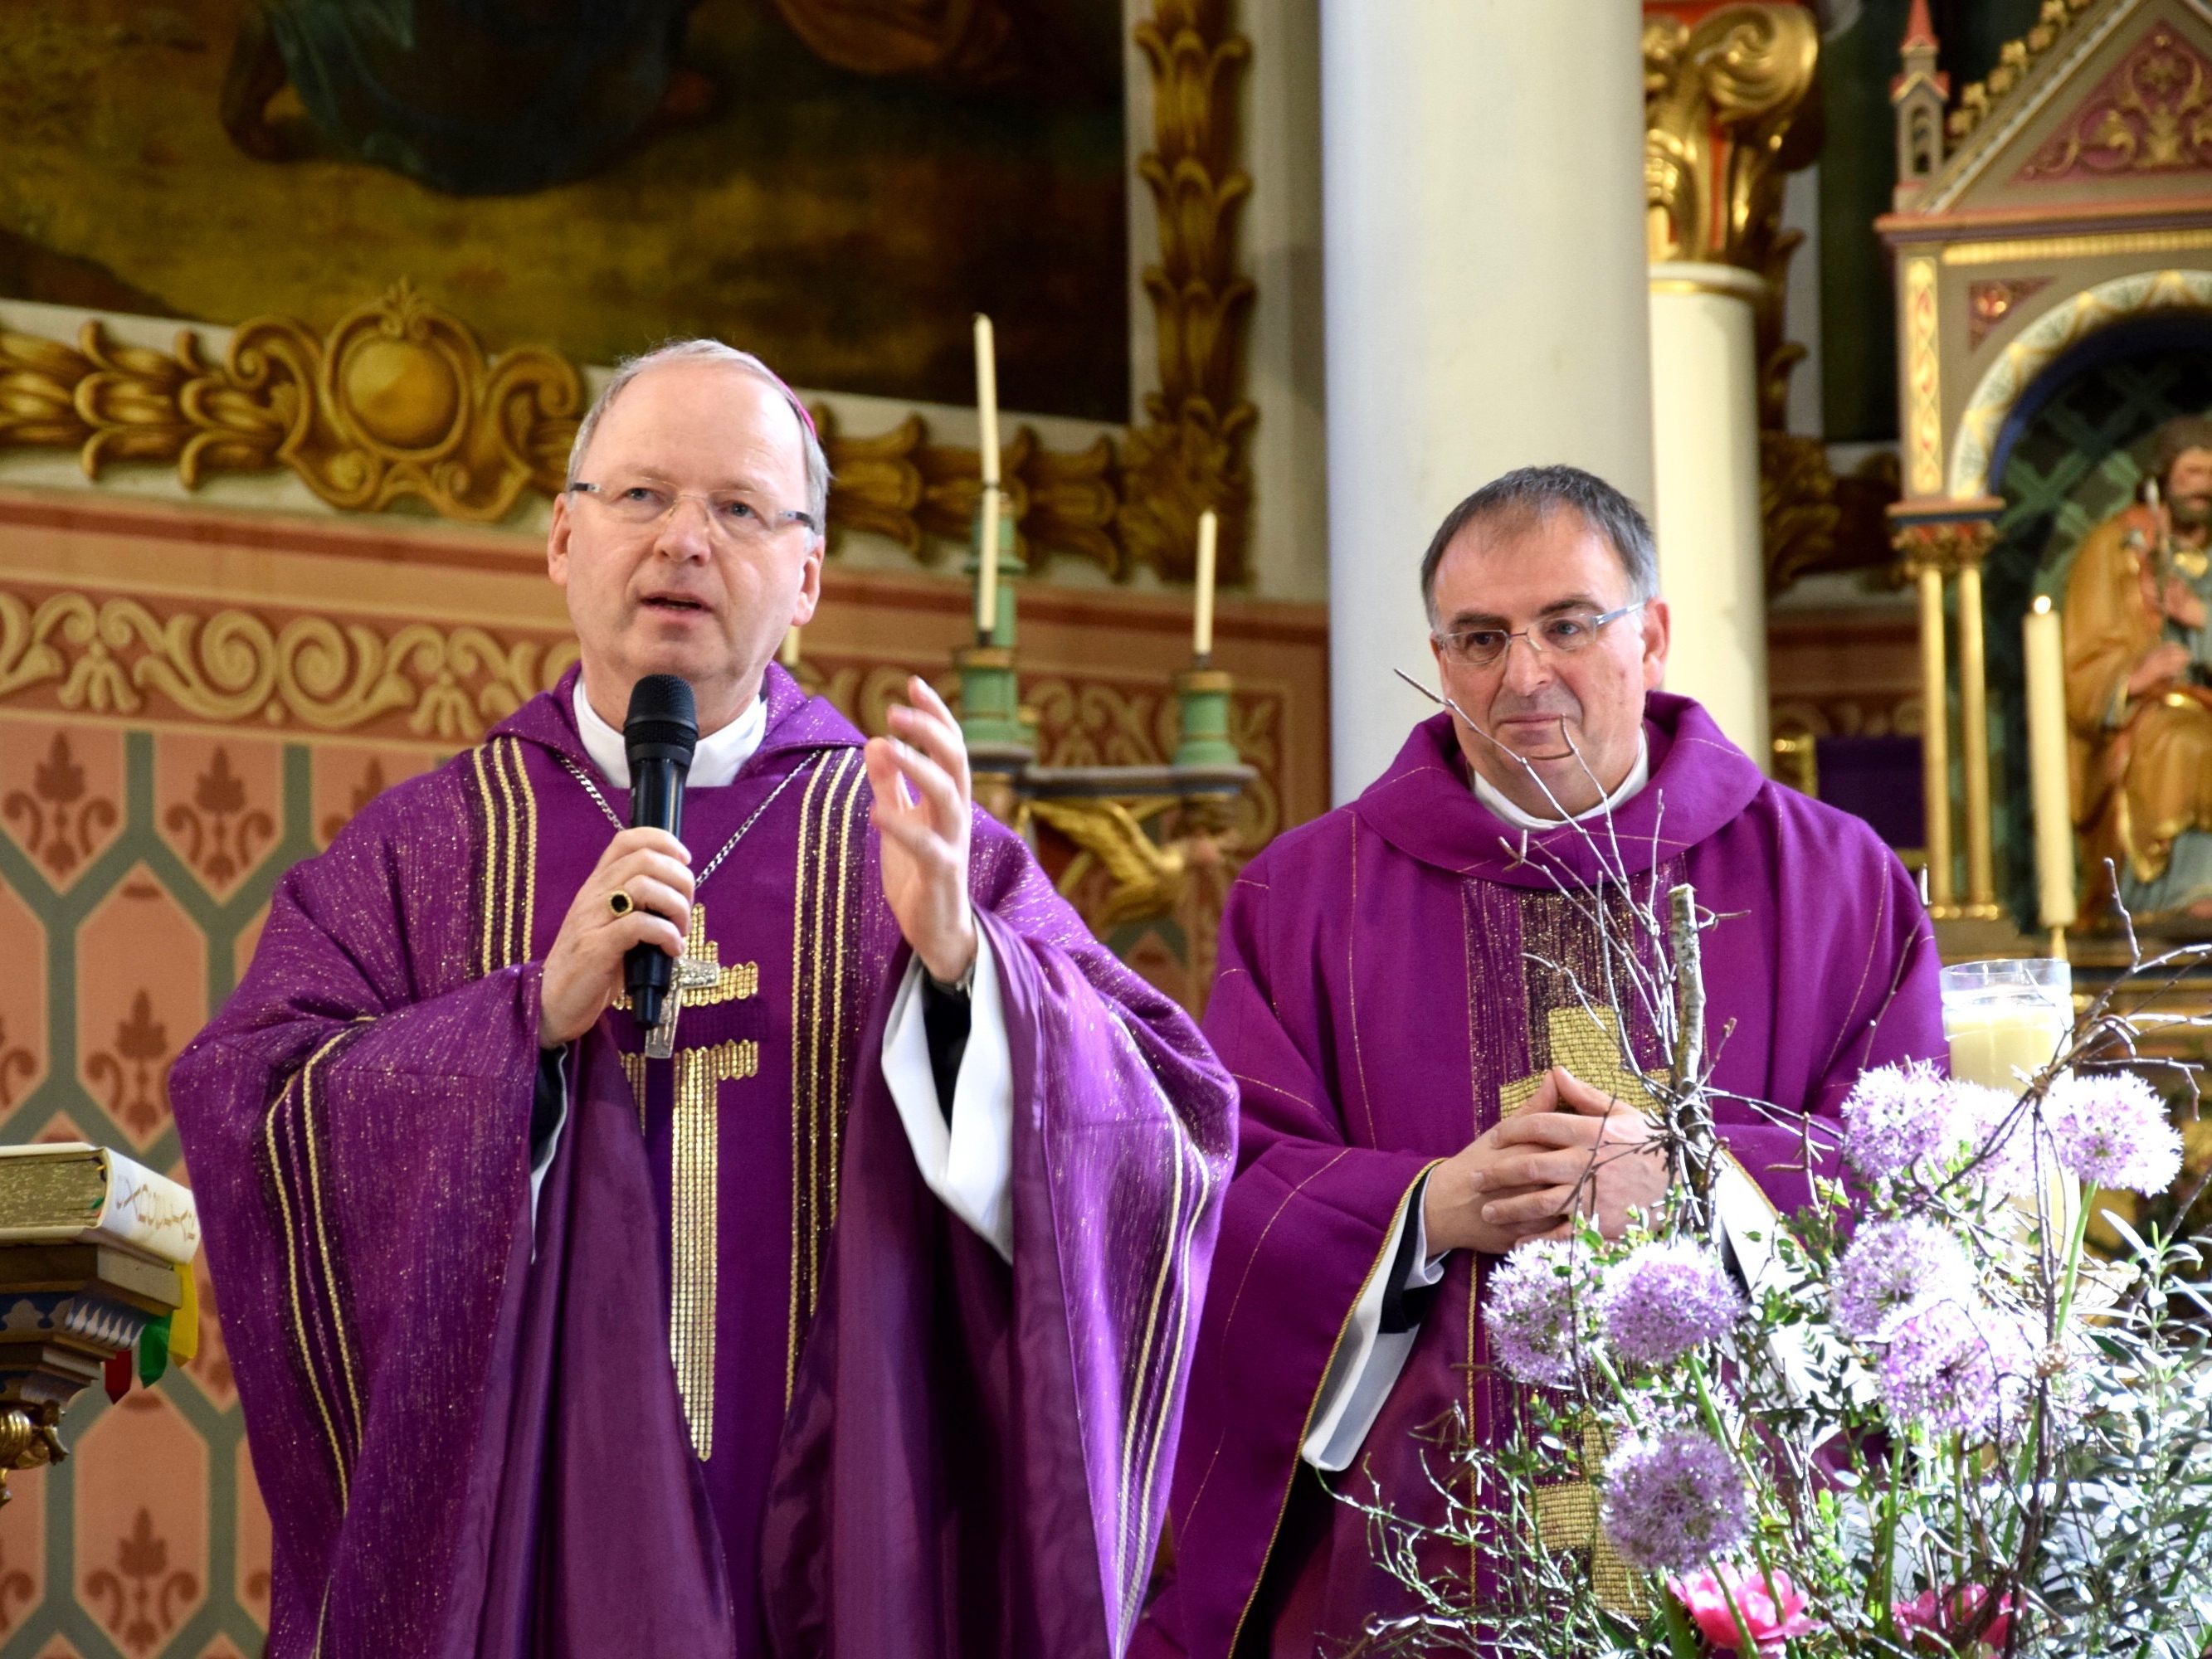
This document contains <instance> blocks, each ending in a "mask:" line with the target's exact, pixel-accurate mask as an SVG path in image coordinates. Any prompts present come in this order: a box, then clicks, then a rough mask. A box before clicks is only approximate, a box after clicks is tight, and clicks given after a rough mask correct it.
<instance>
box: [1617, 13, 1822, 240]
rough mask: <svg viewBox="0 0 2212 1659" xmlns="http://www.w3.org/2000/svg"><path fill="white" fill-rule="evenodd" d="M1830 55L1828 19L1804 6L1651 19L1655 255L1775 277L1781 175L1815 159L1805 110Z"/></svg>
mask: <svg viewBox="0 0 2212 1659" xmlns="http://www.w3.org/2000/svg"><path fill="white" fill-rule="evenodd" d="M1819 62H1820V26H1819V24H1818V23H1817V22H1816V21H1814V18H1813V15H1812V14H1811V13H1810V12H1808V11H1807V10H1806V9H1804V8H1803V7H1802V6H1797V5H1781V4H1747V5H1735V6H1726V7H1723V8H1722V9H1720V10H1718V11H1716V12H1714V13H1712V14H1711V15H1709V16H1706V17H1705V18H1702V19H1700V20H1699V22H1698V24H1697V25H1696V27H1690V26H1689V25H1687V24H1685V23H1684V22H1683V21H1681V20H1680V19H1679V18H1676V17H1671V16H1665V15H1656V16H1652V17H1649V18H1647V19H1645V21H1644V216H1645V221H1646V225H1647V229H1648V234H1649V243H1650V248H1649V251H1650V257H1651V258H1652V259H1653V260H1654V261H1655V262H1656V261H1659V260H1671V259H1684V260H1696V261H1711V262H1713V263H1717V264H1729V265H1737V266H1740V267H1741V268H1742V269H1743V270H1751V271H1756V272H1758V273H1759V274H1760V275H1762V276H1766V275H1770V274H1771V273H1770V267H1771V265H1773V264H1774V263H1775V258H1776V246H1775V245H1776V243H1777V241H1778V233H1779V229H1780V225H1781V219H1782V176H1783V174H1784V173H1788V172H1790V171H1793V170H1794V169H1795V168H1796V167H1802V166H1804V165H1805V164H1806V163H1807V162H1808V161H1810V160H1811V159H1812V157H1811V155H1810V154H1807V153H1804V152H1806V150H1807V149H1808V143H1810V140H1811V139H1812V137H1814V136H1815V135H1814V133H1813V131H1812V128H1811V126H1810V125H1809V124H1808V126H1806V127H1805V128H1803V129H1800V128H1799V127H1798V125H1797V115H1798V112H1799V110H1800V108H1801V106H1802V105H1803V104H1804V102H1805V100H1806V97H1807V94H1809V93H1810V92H1811V91H1812V89H1813V76H1814V70H1815V68H1816V67H1817V66H1818V64H1819ZM1793 137H1796V139H1797V141H1798V142H1797V143H1795V144H1794V145H1793V144H1792V143H1791V140H1792V138H1793ZM1781 258H1782V261H1783V262H1784V263H1785V264H1786V262H1787V259H1788V253H1787V252H1786V251H1784V252H1783V253H1782V255H1781Z"/></svg>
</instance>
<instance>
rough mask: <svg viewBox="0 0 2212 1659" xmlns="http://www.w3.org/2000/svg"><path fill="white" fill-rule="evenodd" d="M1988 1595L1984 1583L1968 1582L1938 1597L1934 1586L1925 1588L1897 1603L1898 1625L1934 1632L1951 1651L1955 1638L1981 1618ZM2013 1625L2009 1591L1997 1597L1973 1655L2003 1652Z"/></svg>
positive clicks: (1911, 1631)
mask: <svg viewBox="0 0 2212 1659" xmlns="http://www.w3.org/2000/svg"><path fill="white" fill-rule="evenodd" d="M1989 1595H1990V1592H1989V1589H1988V1588H1987V1587H1986V1586H1985V1585H1982V1584H1967V1585H1964V1586H1962V1587H1961V1588H1960V1589H1954V1590H1953V1591H1952V1592H1951V1593H1950V1595H1948V1597H1945V1598H1943V1600H1942V1601H1938V1600H1937V1598H1936V1592H1935V1591H1934V1590H1932V1589H1924V1590H1923V1591H1921V1592H1920V1594H1919V1595H1916V1596H1914V1597H1913V1598H1912V1599H1911V1601H1899V1603H1897V1605H1896V1607H1895V1609H1894V1611H1895V1612H1896V1613H1897V1625H1898V1628H1899V1630H1902V1631H1904V1632H1906V1633H1907V1634H1909V1635H1913V1636H1919V1635H1923V1634H1924V1635H1928V1636H1932V1637H1934V1638H1936V1641H1937V1642H1938V1643H1939V1644H1941V1651H1942V1652H1944V1653H1947V1654H1948V1653H1950V1652H1951V1651H1952V1650H1953V1645H1954V1638H1958V1637H1960V1636H1964V1635H1965V1634H1966V1632H1968V1631H1970V1630H1972V1629H1973V1627H1974V1626H1975V1625H1976V1624H1978V1622H1980V1620H1981V1617H1982V1608H1983V1607H1984V1604H1985V1603H1986V1602H1987V1601H1988V1600H1989ZM2011 1628H2012V1597H2011V1596H2009V1595H2008V1596H2005V1597H2003V1598H2002V1600H2001V1601H1998V1603H1997V1611H1996V1617H1995V1618H1994V1619H1991V1620H1990V1624H1989V1628H1988V1629H1987V1630H1985V1631H1984V1632H1982V1633H1981V1635H1980V1636H1979V1637H1978V1638H1976V1640H1975V1642H1974V1648H1973V1653H1972V1656H1970V1659H1985V1656H1991V1655H1996V1654H1999V1653H2002V1652H2003V1651H2004V1644H2005V1635H2006V1632H2008V1631H2009V1630H2010V1629H2011Z"/></svg>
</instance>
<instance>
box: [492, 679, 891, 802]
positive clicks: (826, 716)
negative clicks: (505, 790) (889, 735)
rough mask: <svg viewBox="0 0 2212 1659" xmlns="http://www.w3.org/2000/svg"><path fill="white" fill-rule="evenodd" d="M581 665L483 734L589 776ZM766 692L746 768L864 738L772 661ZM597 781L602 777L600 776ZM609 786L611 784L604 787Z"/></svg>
mask: <svg viewBox="0 0 2212 1659" xmlns="http://www.w3.org/2000/svg"><path fill="white" fill-rule="evenodd" d="M582 672H583V671H582V669H581V668H580V667H578V666H576V665H573V664H572V665H570V666H569V669H568V672H567V673H565V674H563V675H562V676H561V679H560V683H559V684H556V686H554V688H553V689H552V690H550V691H540V692H539V693H538V695H537V696H534V697H532V699H531V700H530V701H529V702H526V703H525V704H523V705H522V707H521V708H518V709H516V710H515V711H514V712H513V714H509V715H508V716H507V718H506V719H505V720H501V722H500V723H499V724H498V725H497V726H495V727H494V728H493V729H492V731H491V732H490V733H489V736H492V737H501V736H512V737H518V738H522V739H523V740H524V741H525V742H527V743H534V744H539V745H541V746H543V747H544V748H547V749H550V750H553V751H554V752H555V753H556V754H559V755H565V756H567V757H568V758H569V759H570V760H572V761H574V762H575V763H576V764H577V765H579V766H580V767H582V768H583V769H585V770H586V772H588V773H590V774H591V775H592V776H594V777H599V768H598V767H597V766H595V765H594V764H592V757H591V756H590V754H589V753H588V752H586V750H585V748H584V739H583V737H582V735H581V734H580V732H578V731H577V730H576V705H575V691H576V680H577V678H578V676H579V675H580V674H581V673H582ZM761 690H763V692H764V693H766V694H767V696H768V725H767V729H766V730H765V732H763V735H762V738H761V745H760V747H759V748H758V749H757V750H755V751H754V752H753V756H752V758H751V759H750V760H748V761H747V762H746V763H745V764H744V770H743V771H742V772H740V773H739V775H740V776H743V775H744V773H745V772H750V771H752V770H753V769H755V768H757V767H758V766H759V765H760V763H761V762H762V761H763V759H765V758H767V757H769V756H774V755H790V754H793V753H795V752H800V751H804V750H810V749H845V748H858V747H859V746H860V744H864V743H866V741H867V738H866V737H865V736H863V735H862V733H861V732H860V728H859V727H858V726H854V724H853V723H852V721H850V720H847V719H846V718H845V717H844V716H843V715H842V714H839V713H838V712H837V709H836V705H835V704H833V703H831V702H829V700H828V699H827V698H823V697H810V696H807V695H806V693H805V691H803V690H800V689H799V682H798V681H797V680H795V679H793V678H791V676H790V675H789V674H788V673H787V672H785V671H784V670H783V668H782V666H781V665H779V664H776V663H773V662H772V663H770V664H769V665H768V671H767V674H766V676H765V678H763V680H762V682H761ZM600 781H601V782H602V783H605V782H606V780H605V778H600ZM609 787H612V786H611V785H610V786H609Z"/></svg>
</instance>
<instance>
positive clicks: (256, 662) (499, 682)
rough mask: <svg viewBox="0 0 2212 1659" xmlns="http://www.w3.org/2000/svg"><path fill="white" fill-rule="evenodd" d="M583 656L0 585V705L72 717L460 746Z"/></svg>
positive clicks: (453, 634) (460, 635) (546, 646)
mask: <svg viewBox="0 0 2212 1659" xmlns="http://www.w3.org/2000/svg"><path fill="white" fill-rule="evenodd" d="M157 605H159V606H161V608H160V609H157V608H156V606H157ZM574 654H575V649H574V645H573V643H568V642H549V641H531V640H502V639H501V638H499V637H498V636H496V635H494V634H492V633H490V632H489V631H488V630H486V629H482V628H476V627H471V626H467V625H463V626H461V627H457V628H439V627H435V626H432V625H431V624H429V623H401V624H399V625H398V626H396V627H379V626H376V625H374V624H372V623H367V622H360V621H356V622H343V623H342V622H339V621H337V620H334V619H332V618H330V617H317V616H300V617H290V618H289V619H287V620H284V621H281V622H279V621H272V620H271V619H270V618H268V617H261V616H257V615H255V614H254V613H253V612H252V611H244V610H240V609H237V608H234V607H224V608H222V609H217V610H206V609H202V608H196V607H194V606H193V605H191V603H190V602H187V601H175V602H172V601H166V600H160V601H149V600H147V599H139V598H136V597H132V596H127V595H115V596H100V595H96V594H91V593H85V592H70V591H62V592H49V593H46V594H44V595H40V596H36V597H33V596H31V595H28V594H27V593H25V592H21V591H17V592H9V591H6V590H0V703H4V702H21V701H30V700H33V699H34V698H36V699H42V700H44V701H46V702H50V703H51V704H52V706H55V707H58V708H62V709H64V710H67V711H69V712H70V713H82V714H111V715H123V716H129V717H133V718H159V717H161V716H164V715H171V716H173V715H183V716H185V717H188V718H190V719H193V720H209V721H214V722H216V723H219V724H233V723H236V722H239V721H246V720H257V719H258V720H262V721H264V722H265V723H266V724H268V725H269V726H272V727H278V728H281V727H283V726H286V725H287V724H288V723H296V724H297V725H299V726H304V727H306V728H307V729H308V730H309V731H313V732H353V731H356V730H359V729H361V728H363V727H370V726H386V727H391V726H398V728H400V731H401V732H404V733H405V734H408V735H411V736H412V737H414V738H422V739H426V740H434V741H437V742H440V743H447V744H464V743H469V742H473V741H474V740H475V739H477V738H479V737H481V736H482V735H483V733H484V732H486V731H487V730H488V729H489V728H490V727H491V726H494V725H496V724H497V723H498V722H499V721H500V720H504V719H505V718H506V717H507V715H509V714H513V712H514V711H515V710H516V709H517V708H520V707H521V706H522V704H523V703H524V702H526V700H527V699H528V698H530V697H531V696H534V695H535V694H536V693H537V692H538V691H540V690H544V689H545V688H547V687H550V685H551V684H553V683H554V682H555V681H556V680H557V679H558V678H560V676H561V674H562V671H564V670H565V669H566V668H567V667H568V663H569V661H570V660H571V659H573V658H574ZM395 735H398V733H395Z"/></svg>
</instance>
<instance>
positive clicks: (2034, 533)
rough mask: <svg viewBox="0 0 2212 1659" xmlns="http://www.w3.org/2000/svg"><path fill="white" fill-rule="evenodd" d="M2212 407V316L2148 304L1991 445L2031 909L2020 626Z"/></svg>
mask: <svg viewBox="0 0 2212 1659" xmlns="http://www.w3.org/2000/svg"><path fill="white" fill-rule="evenodd" d="M2207 413H2212V311H2205V310H2197V309H2191V308H2184V307H2166V308H2156V309H2144V310H2140V311H2137V312H2136V313H2130V314H2125V315H2123V316H2120V317H2118V318H2116V319H2112V320H2111V321H2109V322H2107V323H2106V324H2105V325H2103V326H2101V327H2099V328H2097V329H2095V330H2093V331H2087V332H2084V333H2082V334H2081V335H2079V336H2078V337H2075V339H2074V340H2073V342H2072V343H2070V344H2069V345H2068V346H2067V347H2065V348H2064V349H2062V350H2060V351H2058V352H2057V353H2055V354H2054V355H2052V356H2051V357H2049V358H2048V359H2047V360H2046V361H2045V362H2044V363H2043V364H2042V365H2041V367H2040V368H2039V370H2038V372H2037V374H2035V377H2034V378H2033V380H2031V381H2029V382H2028V383H2027V384H2026V385H2025V386H2021V388H2019V390H2018V392H2017V393H2016V395H2015V396H2014V398H2012V400H2011V402H2010V403H2009V404H2008V406H2007V408H2006V410H2005V414H2004V418H2003V419H2002V422H1999V423H1998V425H1997V426H1996V430H1995V433H1994V435H1993V438H1992V441H1991V442H1990V447H1989V461H1988V467H1989V471H1988V474H1987V477H1988V478H1989V481H1990V488H1989V492H1988V493H1990V494H1992V495H1997V496H1999V497H2001V498H2002V500H2003V501H2004V503H2005V506H2004V511H2003V512H2002V513H2001V514H2000V515H1999V517H1998V519H1997V523H1996V540H1995V541H1994V542H1993V543H1992V544H1991V546H1990V550H1989V553H1988V556H1987V557H1986V558H1985V560H1984V576H1983V605H1984V617H1985V619H1986V623H1987V630H1988V647H1987V649H1988V659H1987V664H1988V678H1989V684H1990V690H1991V694H1992V695H1991V706H1992V709H1993V711H1994V712H1995V714H1996V718H1995V719H1994V720H1992V722H1991V727H1990V739H1991V746H1992V748H1993V750H1995V751H1996V752H1995V754H1994V756H1993V757H1992V758H1993V763H1994V765H1993V770H1994V771H1995V773H1996V778H1997V780H1998V787H1997V790H1996V801H1997V804H1998V805H1997V811H1996V814H1995V823H1994V826H1993V828H1994V832H1995V840H1996V851H1997V858H1998V867H1999V868H2000V869H2002V870H2003V871H2005V872H2008V873H2007V877H2006V881H2005V886H2004V888H2003V890H2002V892H2001V893H2000V895H1999V896H2000V897H2001V898H2002V899H2003V900H2004V901H2005V902H2006V903H2007V904H2008V907H2009V908H2010V909H2011V911H2012V913H2013V914H2014V915H2015V917H2016V918H2018V919H2019V920H2020V921H2021V923H2022V925H2023V926H2026V925H2027V922H2028V921H2029V919H2030V918H2032V917H2033V914H2034V902H2033V888H2034V880H2033V867H2032V866H2033V860H2032V858H2031V856H2030V854H2029V848H2030V846H2031V844H2032V843H2031V840H2030V836H2031V828H2030V823H2029V817H2028V801H2029V795H2028V787H2027V725H2026V714H2025V708H2026V698H2025V693H2024V686H2023V684H2022V668H2021V617H2023V616H2024V615H2025V614H2026V612H2027V607H2028V605H2030V604H2031V603H2032V602H2033V599H2034V598H2035V596H2036V595H2037V594H2038V593H2048V594H2050V595H2051V597H2052V598H2053V599H2054V600H2056V599H2060V598H2062V597H2063V593H2064V591H2065V583H2066V578H2067V574H2068V573H2069V570H2070V568H2072V563H2073V557H2074V553H2075V550H2076V548H2077V547H2078V546H2079V545H2080V544H2081V538H2083V537H2084V536H2086V535H2087V533H2088V532H2089V531H2091V530H2092V529H2093V528H2094V527H2095V526H2097V525H2099V524H2100V523H2102V522H2103V521H2104V520H2106V519H2108V518H2110V517H2111V516H2112V514H2113V513H2117V512H2118V511H2119V510H2120V509H2121V508H2122V507H2124V506H2125V505H2126V504H2127V503H2128V501H2130V500H2131V499H2132V498H2133V496H2134V495H2135V492H2136V489H2137V487H2138V486H2139V484H2140V483H2141V482H2142V476H2143V472H2144V471H2145V468H2146V466H2147V465H2148V456H2149V451H2150V444H2151V439H2152V436H2153V435H2154V433H2155V432H2156V431H2157V429H2158V427H2159V425H2160V422H2163V421H2165V420H2166V419H2167V418H2169V417H2170V416H2175V415H2203V414H2207Z"/></svg>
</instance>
